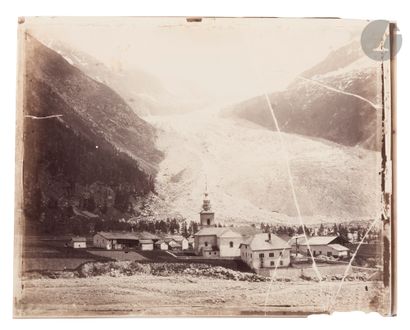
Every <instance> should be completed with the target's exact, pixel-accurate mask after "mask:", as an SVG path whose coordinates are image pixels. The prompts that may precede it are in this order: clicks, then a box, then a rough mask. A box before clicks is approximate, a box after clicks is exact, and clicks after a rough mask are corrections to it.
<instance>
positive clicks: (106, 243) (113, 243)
mask: <svg viewBox="0 0 410 330" xmlns="http://www.w3.org/2000/svg"><path fill="white" fill-rule="evenodd" d="M138 242H139V237H138V236H137V235H136V234H135V233H132V232H131V233H129V232H98V233H97V234H95V235H94V237H93V244H94V246H95V247H99V248H103V249H106V250H122V249H125V248H136V247H137V246H138Z"/></svg>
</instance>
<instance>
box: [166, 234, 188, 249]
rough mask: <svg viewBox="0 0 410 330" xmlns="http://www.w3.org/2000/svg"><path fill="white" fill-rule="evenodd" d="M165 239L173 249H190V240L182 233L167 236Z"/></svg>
mask: <svg viewBox="0 0 410 330" xmlns="http://www.w3.org/2000/svg"><path fill="white" fill-rule="evenodd" d="M164 241H165V242H166V243H167V244H168V246H169V247H170V248H171V250H188V248H189V244H188V240H187V239H186V238H185V237H184V236H181V235H170V236H166V237H165V238H164ZM171 242H173V243H171ZM170 244H171V245H170Z"/></svg>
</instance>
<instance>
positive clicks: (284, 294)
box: [16, 274, 387, 317]
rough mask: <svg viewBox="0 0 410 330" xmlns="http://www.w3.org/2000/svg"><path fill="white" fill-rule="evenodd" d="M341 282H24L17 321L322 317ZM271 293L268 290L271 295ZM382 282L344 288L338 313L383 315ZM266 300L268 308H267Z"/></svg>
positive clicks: (181, 278)
mask: <svg viewBox="0 0 410 330" xmlns="http://www.w3.org/2000/svg"><path fill="white" fill-rule="evenodd" d="M339 284H340V282H338V281H337V282H321V283H317V282H307V281H300V282H290V283H287V282H286V283H285V282H273V283H272V285H271V286H270V283H269V282H256V283H252V282H242V281H241V282H238V281H234V280H222V279H213V278H204V277H193V276H188V275H186V276H169V277H161V276H153V275H142V274H141V275H134V276H129V277H109V276H99V277H92V278H69V279H62V278H60V279H26V280H24V281H23V285H24V290H23V291H22V296H21V299H20V300H19V302H18V306H19V309H16V316H22V317H24V316H34V317H41V316H92V315H94V316H95V315H113V314H114V315H118V316H120V315H134V316H154V315H161V316H165V315H180V316H185V315H198V316H199V315H221V316H222V315H224V316H228V315H261V316H263V315H275V314H283V313H284V312H286V314H287V315H291V314H293V313H323V312H326V311H328V308H329V305H330V302H331V301H332V299H333V298H334V295H335V293H336V292H337V289H338V286H339ZM269 288H270V290H269ZM384 292H385V290H383V286H382V283H381V282H376V281H373V282H346V283H345V284H344V285H343V288H342V290H341V292H340V295H339V297H338V298H337V299H336V301H335V304H334V310H337V311H349V310H361V311H380V312H382V313H383V312H385V311H384V310H383V308H384V306H387V298H386V297H387V295H386V293H384ZM265 300H266V306H265Z"/></svg>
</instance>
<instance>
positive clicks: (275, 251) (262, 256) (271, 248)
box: [240, 233, 291, 271]
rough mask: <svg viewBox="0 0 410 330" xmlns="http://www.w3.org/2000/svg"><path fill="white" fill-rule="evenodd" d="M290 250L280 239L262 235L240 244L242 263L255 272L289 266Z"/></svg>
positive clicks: (271, 235) (272, 235)
mask: <svg viewBox="0 0 410 330" xmlns="http://www.w3.org/2000/svg"><path fill="white" fill-rule="evenodd" d="M290 248H291V247H290V245H289V244H288V243H287V242H286V241H285V240H283V239H281V238H280V237H278V236H276V235H274V234H271V233H263V234H256V235H254V236H253V237H251V238H249V239H248V240H246V241H245V242H243V243H241V248H240V255H241V259H242V261H243V262H245V263H246V264H247V265H248V266H249V267H251V268H252V269H254V270H256V271H260V270H263V269H275V268H278V267H288V266H289V264H290Z"/></svg>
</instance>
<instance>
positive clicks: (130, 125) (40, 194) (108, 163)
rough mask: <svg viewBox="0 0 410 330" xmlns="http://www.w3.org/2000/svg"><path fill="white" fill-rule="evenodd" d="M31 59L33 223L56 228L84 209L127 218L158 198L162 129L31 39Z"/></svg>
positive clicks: (29, 193) (27, 189)
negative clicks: (142, 201)
mask: <svg viewBox="0 0 410 330" xmlns="http://www.w3.org/2000/svg"><path fill="white" fill-rule="evenodd" d="M24 59H25V76H24V105H23V107H24V109H23V111H24V122H23V125H24V137H23V139H24V167H23V172H24V177H23V189H24V210H25V214H26V216H27V218H28V219H29V220H37V221H39V220H40V221H46V222H48V225H50V222H51V223H53V221H57V222H58V221H62V220H64V219H65V220H67V219H68V218H70V217H72V216H73V215H75V214H76V211H77V213H78V212H80V214H81V211H82V210H85V211H89V212H94V213H96V214H98V215H100V216H101V217H102V218H104V217H105V218H106V219H107V218H110V217H112V216H117V217H119V216H121V215H122V214H124V213H126V212H129V211H130V208H131V205H130V203H131V202H130V201H131V199H135V198H143V197H144V196H147V195H149V194H151V193H153V192H154V188H155V187H154V177H155V175H156V173H157V171H158V163H159V162H160V161H161V159H162V157H163V155H162V153H161V152H160V151H158V150H157V149H156V147H155V140H156V131H155V129H154V128H153V127H152V126H151V125H150V124H148V123H147V122H146V121H144V120H142V119H141V118H139V117H138V116H137V115H136V114H135V113H134V112H133V111H132V109H131V108H130V107H129V106H128V105H127V103H126V102H125V101H124V100H123V99H122V98H121V97H120V96H119V95H118V94H117V93H116V92H114V91H113V90H112V89H110V88H109V87H107V86H106V85H104V84H102V83H101V82H98V81H96V80H94V79H92V78H90V77H88V76H87V75H85V74H84V73H83V72H81V71H80V70H79V69H78V68H76V67H74V66H72V65H71V64H70V63H69V62H68V61H66V60H65V59H64V58H63V57H62V56H61V55H59V54H57V53H56V52H54V51H53V50H51V49H49V48H47V47H46V46H44V45H43V44H41V43H40V42H38V41H37V40H36V39H35V38H33V37H31V36H30V35H28V34H27V35H26V36H25V58H24ZM73 212H74V213H73ZM60 229H61V230H63V227H61V228H60Z"/></svg>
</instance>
